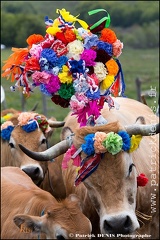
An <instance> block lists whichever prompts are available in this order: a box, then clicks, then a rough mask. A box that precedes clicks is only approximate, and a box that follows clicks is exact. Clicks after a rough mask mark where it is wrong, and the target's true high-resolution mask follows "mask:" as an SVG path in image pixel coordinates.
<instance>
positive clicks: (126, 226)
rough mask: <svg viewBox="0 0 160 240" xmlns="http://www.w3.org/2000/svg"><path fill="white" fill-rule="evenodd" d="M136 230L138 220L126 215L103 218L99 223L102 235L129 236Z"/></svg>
mask: <svg viewBox="0 0 160 240" xmlns="http://www.w3.org/2000/svg"><path fill="white" fill-rule="evenodd" d="M137 228H139V223H138V220H137V219H136V217H135V218H134V219H133V218H132V217H131V216H129V215H128V214H120V215H116V216H105V217H103V220H102V222H101V232H102V233H104V234H129V233H133V232H134V231H135V230H136V229H137Z"/></svg>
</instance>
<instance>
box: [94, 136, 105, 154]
mask: <svg viewBox="0 0 160 240" xmlns="http://www.w3.org/2000/svg"><path fill="white" fill-rule="evenodd" d="M106 136H107V134H106V133H104V132H96V133H95V135H94V149H95V153H104V152H106V151H107V150H106V148H105V147H104V146H103V145H102V142H103V140H104V139H105V138H106Z"/></svg>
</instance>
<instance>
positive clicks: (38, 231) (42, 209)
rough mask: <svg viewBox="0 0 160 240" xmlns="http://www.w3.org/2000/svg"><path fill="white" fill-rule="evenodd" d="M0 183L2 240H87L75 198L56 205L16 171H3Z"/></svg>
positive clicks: (87, 225)
mask: <svg viewBox="0 0 160 240" xmlns="http://www.w3.org/2000/svg"><path fill="white" fill-rule="evenodd" d="M1 180H2V185H1V196H2V200H1V204H2V205H1V206H2V209H1V239H38V238H40V239H46V238H47V239H69V238H70V237H71V238H73V235H74V236H76V234H77V238H78V236H81V238H83V234H85V235H87V236H88V237H89V236H90V232H91V224H90V221H89V220H88V219H87V218H86V217H85V216H84V215H83V214H82V212H81V210H80V205H79V201H78V199H77V198H76V196H75V195H71V196H69V197H68V198H67V199H65V200H64V201H62V202H57V200H56V199H55V198H54V197H53V196H52V195H51V194H50V193H48V192H46V191H44V190H42V189H40V188H39V187H37V186H36V185H35V184H34V183H33V181H32V180H31V179H30V177H29V176H27V175H26V174H25V173H24V172H23V171H22V170H21V169H20V168H17V167H2V168H1ZM15 224H16V225H17V226H18V227H19V228H20V229H19V228H18V227H17V226H16V225H15ZM69 234H72V236H70V235H69ZM81 238H80V239H81Z"/></svg>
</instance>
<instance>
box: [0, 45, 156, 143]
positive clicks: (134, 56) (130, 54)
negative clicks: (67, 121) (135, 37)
mask: <svg viewBox="0 0 160 240" xmlns="http://www.w3.org/2000/svg"><path fill="white" fill-rule="evenodd" d="M10 54H11V50H10V49H4V50H1V66H3V61H4V60H6V59H7V58H8V56H9V55H10ZM119 60H120V62H121V65H122V69H123V73H124V78H125V83H126V91H125V95H126V96H127V97H129V98H133V99H137V89H136V84H135V80H136V78H139V79H140V81H141V91H142V92H143V91H147V90H150V89H151V87H152V88H156V90H157V95H156V96H155V97H154V96H152V97H150V96H146V101H147V104H148V106H149V107H151V108H152V107H155V106H157V102H158V96H159V92H158V91H159V90H158V89H159V49H131V48H124V50H123V53H122V55H121V56H120V57H119ZM1 85H2V86H3V88H4V90H5V95H6V105H7V108H16V109H18V110H19V111H21V110H22V94H21V93H20V92H19V91H16V92H11V91H10V86H11V85H14V83H11V81H10V80H6V79H4V78H1ZM43 97H44V96H42V94H41V93H40V92H39V90H38V89H35V90H34V93H33V94H32V95H31V97H30V98H27V99H25V110H30V109H32V107H33V106H34V105H35V104H36V103H38V107H37V110H36V111H37V112H38V113H44V109H43V103H42V98H43ZM45 98H46V107H47V113H46V115H47V117H51V116H54V117H56V119H57V120H59V121H61V120H63V119H64V118H65V116H66V115H67V113H68V112H69V109H68V108H67V109H66V108H65V109H64V108H61V107H60V106H57V105H55V104H54V103H53V102H52V101H51V100H50V98H49V97H45ZM2 109H3V105H2ZM59 135H60V129H56V130H55V134H54V139H52V140H51V142H52V144H54V143H56V142H58V141H59Z"/></svg>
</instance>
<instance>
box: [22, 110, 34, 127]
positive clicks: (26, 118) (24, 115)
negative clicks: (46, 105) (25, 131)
mask: <svg viewBox="0 0 160 240" xmlns="http://www.w3.org/2000/svg"><path fill="white" fill-rule="evenodd" d="M36 114H37V113H32V112H22V113H20V114H19V116H18V122H19V125H20V126H24V125H26V124H27V123H28V122H29V120H33V119H34V117H35V115H36Z"/></svg>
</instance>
